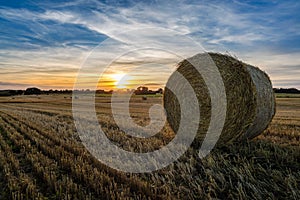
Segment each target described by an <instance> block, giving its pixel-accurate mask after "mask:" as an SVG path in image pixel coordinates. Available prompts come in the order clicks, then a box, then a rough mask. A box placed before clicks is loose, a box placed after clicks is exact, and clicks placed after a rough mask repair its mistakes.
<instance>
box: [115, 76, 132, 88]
mask: <svg viewBox="0 0 300 200" xmlns="http://www.w3.org/2000/svg"><path fill="white" fill-rule="evenodd" d="M111 78H112V80H113V82H114V83H113V84H114V87H115V88H117V89H126V88H129V85H130V81H131V80H132V77H131V76H130V75H128V74H125V73H117V74H112V75H111Z"/></svg>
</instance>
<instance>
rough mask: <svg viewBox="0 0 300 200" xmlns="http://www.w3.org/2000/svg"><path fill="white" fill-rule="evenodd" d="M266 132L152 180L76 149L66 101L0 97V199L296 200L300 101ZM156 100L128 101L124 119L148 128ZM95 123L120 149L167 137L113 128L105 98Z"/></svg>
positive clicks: (150, 146)
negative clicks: (142, 135)
mask: <svg viewBox="0 0 300 200" xmlns="http://www.w3.org/2000/svg"><path fill="white" fill-rule="evenodd" d="M276 101H277V107H276V109H277V111H276V116H275V117H274V119H273V121H272V123H271V124H270V126H269V128H268V129H267V130H266V131H265V132H264V133H263V134H262V135H260V136H259V137H257V138H255V139H254V140H251V141H247V142H244V143H234V144H227V145H224V146H220V147H219V148H217V149H214V150H213V152H212V153H211V154H210V155H209V156H207V157H206V158H205V159H203V160H200V159H199V158H197V156H194V154H195V152H194V150H193V149H189V150H188V152H186V154H184V155H183V156H182V157H181V158H180V159H179V160H178V161H177V162H176V163H174V164H172V165H170V166H168V167H166V168H164V169H161V170H159V171H156V172H153V173H145V174H129V173H124V172H120V171H117V170H114V169H111V168H109V167H107V166H106V165H104V164H102V163H100V162H99V161H97V160H96V159H95V158H94V157H93V156H92V155H91V154H90V153H89V152H88V151H87V150H86V149H85V148H84V146H83V145H82V144H81V142H80V138H79V137H78V135H77V133H76V128H75V125H74V123H73V118H72V99H71V96H70V95H62V94H59V95H39V96H35V95H32V96H15V97H1V98H0V133H1V134H0V199H212V198H220V199H246V198H248V199H250V198H251V199H277V198H279V199H299V198H300V192H299V191H300V98H298V97H294V98H284V96H280V98H277V99H276ZM161 102H162V99H161V97H154V96H152V97H148V98H147V100H142V99H141V98H140V97H136V98H132V99H131V107H130V111H131V116H132V118H133V119H134V121H135V122H136V123H137V124H140V125H143V126H145V125H147V124H148V123H149V116H148V114H146V113H147V110H148V109H149V107H150V106H151V105H152V104H154V103H161ZM96 110H97V116H98V119H99V123H100V125H101V127H102V128H103V130H104V132H105V133H106V135H107V137H108V138H109V139H110V140H111V141H113V142H114V143H116V144H118V145H119V146H120V147H122V148H123V149H125V150H128V151H135V152H146V151H149V150H154V149H159V148H160V147H162V146H164V145H166V144H167V143H168V142H169V141H171V140H172V138H173V137H174V133H173V131H172V130H171V129H170V128H169V126H168V125H167V124H166V125H165V127H164V128H163V129H162V130H161V132H160V133H159V134H157V135H156V136H155V137H151V138H148V139H139V138H130V137H128V136H126V134H125V133H124V132H122V131H121V130H119V128H118V127H117V125H116V124H115V122H114V120H113V117H112V114H111V109H110V98H109V96H98V97H97V98H96Z"/></svg>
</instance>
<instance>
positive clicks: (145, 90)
mask: <svg viewBox="0 0 300 200" xmlns="http://www.w3.org/2000/svg"><path fill="white" fill-rule="evenodd" d="M162 93H163V89H161V88H159V89H158V90H149V88H148V87H144V86H140V87H138V88H137V89H136V90H135V91H134V94H135V95H147V94H162Z"/></svg>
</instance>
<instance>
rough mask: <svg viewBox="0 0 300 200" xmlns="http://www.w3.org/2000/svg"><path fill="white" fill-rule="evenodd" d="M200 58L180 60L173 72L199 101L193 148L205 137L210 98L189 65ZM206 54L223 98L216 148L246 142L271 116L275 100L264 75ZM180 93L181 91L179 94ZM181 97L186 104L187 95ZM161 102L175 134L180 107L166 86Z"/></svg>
mask: <svg viewBox="0 0 300 200" xmlns="http://www.w3.org/2000/svg"><path fill="white" fill-rule="evenodd" d="M203 55H204V54H197V55H195V56H193V57H191V58H188V59H185V60H183V61H182V62H180V63H179V65H178V68H177V70H176V71H177V72H179V73H180V74H182V75H183V76H184V77H185V78H186V79H187V80H188V82H189V83H190V85H191V86H192V87H193V89H194V91H195V93H196V96H197V99H198V101H199V108H200V122H199V128H198V132H197V135H196V138H195V140H194V142H193V144H192V146H193V145H196V146H197V148H198V147H199V145H201V143H202V141H203V139H204V137H205V135H206V132H207V130H208V126H209V123H210V117H211V99H210V96H209V91H208V88H207V86H206V84H205V81H204V79H203V78H202V76H201V75H200V74H199V72H198V71H197V70H196V69H195V68H194V66H193V65H192V64H191V63H193V64H194V65H195V63H201V59H203ZM206 55H207V54H206ZM208 55H209V56H210V58H211V59H212V60H213V61H214V63H215V65H216V66H217V68H218V70H219V72H220V75H221V77H222V79H223V82H224V87H225V90H226V91H225V92H226V99H227V112H226V119H225V124H224V127H223V130H222V133H221V135H220V138H219V140H218V142H217V145H220V144H226V143H229V142H231V141H241V140H245V139H250V138H254V137H256V136H257V135H259V134H261V133H262V132H263V131H264V130H265V129H266V128H267V126H268V124H269V123H270V122H271V120H272V118H273V116H274V114H275V98H274V94H273V89H272V83H271V81H270V79H269V77H268V75H267V74H266V73H264V72H263V71H261V70H260V69H258V68H257V67H253V66H251V65H248V64H245V63H243V62H241V61H239V60H237V59H235V58H233V57H231V56H228V55H222V54H217V53H208ZM195 61H197V62H195ZM173 75H174V74H173ZM173 75H171V77H170V79H171V78H172V76H173ZM170 79H169V81H170ZM169 81H168V82H169ZM175 84H177V85H176V87H179V88H184V87H183V86H182V85H180V84H182V83H181V82H177V83H175ZM167 85H168V83H167ZM184 92H185V91H184V90H183V89H182V93H184ZM184 97H185V100H186V101H189V94H185V95H184ZM163 101H164V107H165V110H166V114H167V120H168V122H169V124H170V126H171V128H172V129H173V130H174V131H175V133H176V132H177V130H178V127H179V124H180V117H181V114H180V105H179V103H178V100H177V98H176V96H175V95H174V94H173V93H172V92H171V90H169V89H168V88H167V87H166V88H165V92H164V98H163Z"/></svg>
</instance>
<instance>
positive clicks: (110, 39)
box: [0, 0, 300, 89]
mask: <svg viewBox="0 0 300 200" xmlns="http://www.w3.org/2000/svg"><path fill="white" fill-rule="evenodd" d="M299 10H300V1H296V0H281V1H279V0H278V1H276V0H261V1H256V0H255V1H250V0H243V1H239V0H210V1H208V0H204V1H201V0H198V1H196V0H195V1H194V0H182V1H179V0H175V1H159V0H150V1H115V0H112V1H97V0H72V1H59V0H51V1H47V0H45V1H39V0H24V1H19V0H9V1H4V0H2V1H1V4H0V89H26V88H27V87H39V88H41V89H72V88H73V86H74V82H75V81H76V80H77V79H76V78H77V74H78V72H79V70H80V69H81V68H82V66H84V64H85V63H93V64H94V67H98V68H103V67H104V65H105V64H107V62H108V61H106V58H113V62H112V64H111V67H109V68H108V69H106V70H105V71H104V73H102V74H101V75H100V74H97V73H96V72H90V74H93V75H94V76H98V77H101V79H100V86H102V88H104V89H114V88H123V87H124V88H126V87H129V86H132V87H136V86H137V84H140V83H142V84H144V85H148V86H149V87H150V88H151V87H153V88H158V87H163V86H164V85H165V83H166V81H167V78H168V76H169V75H170V74H171V73H172V70H174V67H175V64H176V62H178V61H179V57H176V56H175V57H176V58H174V54H172V53H170V52H168V50H170V49H173V48H174V49H176V48H177V47H183V46H185V45H184V44H183V43H180V41H181V38H184V37H185V38H189V39H190V40H193V41H195V43H197V44H201V46H202V47H203V49H204V50H205V51H213V52H221V53H226V54H230V55H233V56H235V57H237V58H238V59H240V60H242V61H244V62H247V63H249V64H252V65H255V66H258V67H260V68H261V69H262V70H264V71H265V72H267V73H268V74H269V76H270V78H271V80H272V83H273V86H274V87H284V88H286V87H295V88H298V89H300V78H299V77H300V12H299ZM164 29H165V30H168V31H174V32H176V34H175V35H176V37H175V38H176V39H174V37H173V40H172V41H173V45H174V46H168V45H167V47H168V48H164V49H162V48H160V50H159V51H158V50H157V49H156V50H151V51H150V50H148V51H147V50H141V52H143V53H140V52H139V51H138V50H135V51H133V52H131V50H132V49H130V48H127V49H126V47H128V46H130V45H132V44H133V43H135V44H136V43H137V41H146V40H147V38H151V40H149V41H151V43H155V44H161V45H160V46H159V47H162V45H163V44H165V42H166V41H165V40H166V38H165V37H164V35H166V33H168V32H163V31H162V32H161V31H159V30H164ZM149 30H150V31H149ZM151 30H152V31H151ZM153 30H158V31H153ZM123 32H125V34H124V33H123ZM149 35H150V36H149ZM177 37H178V39H177ZM153 41H154V42H153ZM105 45H106V46H105ZM99 46H100V47H99ZM103 46H105V47H103ZM120 49H122V51H123V50H124V51H123V52H126V50H127V52H126V53H125V54H123V55H122V56H121V57H116V58H114V57H113V56H114V55H117V53H118V51H120ZM187 49H188V48H187ZM182 51H185V52H188V50H186V49H184V48H183V50H182ZM91 52H92V53H91ZM93 52H94V53H93ZM116 52H117V53H116ZM128 52H129V53H128ZM193 52H194V51H191V52H188V53H193ZM91 54H93V55H92V56H90V55H91ZM89 56H90V57H92V58H94V59H95V58H97V59H98V60H97V59H96V60H94V62H91V60H92V59H91V58H89ZM97 56H98V57H97ZM105 56H106V57H105ZM191 56H192V54H191ZM147 59H148V60H150V62H146V61H145V60H147ZM86 60H88V62H86ZM102 65H103V66H102ZM94 69H95V68H94ZM133 69H134V70H133ZM103 70H104V69H103ZM100 71H101V70H100ZM98 72H99V70H98ZM126 74H127V75H126ZM128 74H130V75H128ZM118 85H119V86H118ZM85 87H89V86H88V84H87V85H85Z"/></svg>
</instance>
